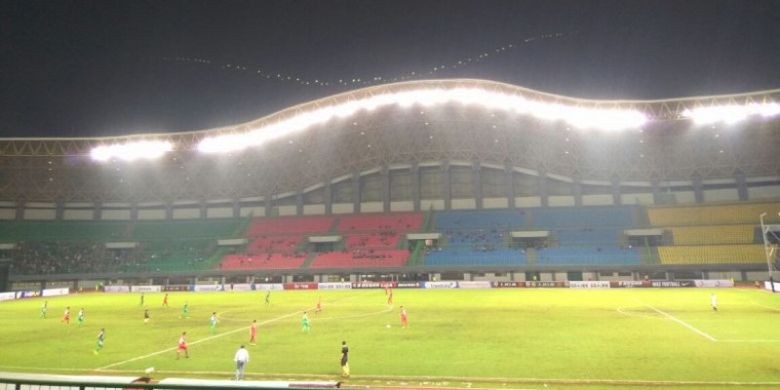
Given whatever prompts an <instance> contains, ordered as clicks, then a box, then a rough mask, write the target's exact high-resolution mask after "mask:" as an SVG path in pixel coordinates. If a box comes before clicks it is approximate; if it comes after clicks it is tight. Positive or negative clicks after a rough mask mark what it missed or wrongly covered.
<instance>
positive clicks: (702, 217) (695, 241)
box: [647, 202, 780, 264]
mask: <svg viewBox="0 0 780 390" xmlns="http://www.w3.org/2000/svg"><path fill="white" fill-rule="evenodd" d="M778 210H780V203H771V202H760V203H733V204H707V205H700V206H682V207H678V206H666V207H650V208H648V209H647V215H648V220H649V221H650V224H651V225H653V226H655V227H660V228H663V229H664V230H665V231H667V232H669V233H671V240H666V244H668V245H665V246H661V247H658V257H659V260H660V262H661V264H747V263H763V262H765V261H766V259H765V256H764V250H763V246H762V245H757V244H758V243H759V242H760V234H757V233H756V232H757V229H758V224H759V215H761V213H764V212H766V213H767V215H766V219H765V221H766V222H767V223H777V222H779V221H780V217H778V215H777V212H778ZM756 240H759V241H756ZM754 243H755V244H754Z"/></svg>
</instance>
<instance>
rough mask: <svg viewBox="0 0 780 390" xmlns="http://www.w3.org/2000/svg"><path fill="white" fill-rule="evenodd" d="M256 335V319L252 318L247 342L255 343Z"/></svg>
mask: <svg viewBox="0 0 780 390" xmlns="http://www.w3.org/2000/svg"><path fill="white" fill-rule="evenodd" d="M256 337H257V320H252V325H250V326H249V344H251V345H256V343H255V338H256Z"/></svg>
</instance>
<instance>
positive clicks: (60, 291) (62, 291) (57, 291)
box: [41, 287, 70, 297]
mask: <svg viewBox="0 0 780 390" xmlns="http://www.w3.org/2000/svg"><path fill="white" fill-rule="evenodd" d="M68 294H70V289H69V288H67V287H65V288H47V289H45V290H43V291H42V292H41V295H43V296H44V297H53V296H57V295H68Z"/></svg>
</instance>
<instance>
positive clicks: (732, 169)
mask: <svg viewBox="0 0 780 390" xmlns="http://www.w3.org/2000/svg"><path fill="white" fill-rule="evenodd" d="M426 91H428V92H426ZM431 91H433V92H431ZM448 91H449V92H451V91H456V93H458V94H460V95H459V96H460V97H459V98H449V97H448V98H446V99H441V98H440V95H442V94H447V93H448ZM420 93H422V94H425V93H430V94H429V95H430V96H429V97H430V101H416V100H408V99H407V100H406V101H403V100H398V101H392V99H393V97H394V96H395V97H398V96H401V97H403V96H408V95H410V94H420ZM434 94H437V95H436V96H434ZM474 94H477V95H478V96H475V95H474ZM497 96H498V98H497ZM506 97H510V98H511V99H521V100H522V101H523V102H525V103H527V104H528V106H527V107H524V108H523V109H522V110H515V109H512V107H510V106H511V103H512V101H510V102H509V103H508V102H507V100H506ZM371 99H373V100H371ZM399 99H401V98H399ZM459 99H460V100H459ZM480 99H481V100H480ZM779 100H780V90H773V91H760V92H752V93H745V94H738V95H727V96H725V95H724V96H706V97H690V98H679V99H666V100H653V101H602V100H584V99H575V98H569V97H564V96H557V95H551V94H547V93H542V92H538V91H533V90H528V89H524V88H520V87H517V86H513V85H508V84H502V83H497V82H491V81H484V80H429V81H415V82H407V83H399V84H390V85H382V86H376V87H370V88H365V89H360V90H355V91H351V92H347V93H342V94H339V95H335V96H331V97H327V98H324V99H320V100H317V101H313V102H309V103H305V104H301V105H298V106H295V107H291V108H288V109H285V110H282V111H280V112H277V113H274V114H272V115H269V116H267V117H264V118H261V119H259V120H257V121H253V122H249V123H244V124H239V125H235V126H228V127H224V128H218V129H209V130H201V131H193V132H183V133H162V134H142V135H128V136H124V137H110V138H48V139H39V138H16V139H2V140H0V157H2V158H0V177H2V181H0V183H2V184H0V219H2V220H5V221H6V222H7V223H9V224H10V223H13V222H14V221H16V222H18V223H22V222H24V221H65V222H67V221H85V220H86V221H125V222H127V223H132V222H133V221H174V220H197V219H200V220H209V219H224V218H242V217H243V218H246V217H250V216H252V217H280V216H315V215H336V216H338V215H346V214H353V213H392V212H421V213H425V212H428V211H430V210H492V209H506V210H516V209H525V208H555V207H561V208H566V207H572V208H580V207H590V206H594V207H595V206H599V207H601V206H603V207H608V206H631V205H639V206H648V207H652V206H654V205H676V204H691V205H697V204H704V205H708V204H718V203H719V202H727V203H728V202H756V201H759V202H772V201H777V200H778V199H780V159H779V158H778V156H777V152H778V151H779V150H780V119H778V118H777V117H774V118H773V117H771V116H770V115H765V116H762V115H761V113H762V112H761V109H764V108H766V107H770V108H769V110H770V111H771V110H773V108H772V107H776V104H777V103H776V102H778V101H779ZM366 101H369V102H371V101H373V102H375V104H373V105H371V104H372V103H365V102H366ZM515 101H517V100H515ZM361 102H363V103H361ZM525 103H524V104H525ZM350 104H351V105H352V106H353V109H351V110H347V111H342V112H335V113H333V112H330V113H329V114H328V115H319V114H321V113H322V112H323V110H327V109H328V107H334V106H336V107H344V106H348V105H350ZM361 104H362V105H361ZM365 104H369V106H366V105H365ZM739 107H754V108H755V107H758V109H754V110H752V111H751V110H747V111H744V112H742V111H740V112H735V110H736V111H739V110H737V108H739ZM713 108H714V112H713V111H712V109H713ZM707 109H710V111H707V115H709V116H710V117H711V118H710V119H711V120H708V121H707V120H705V121H701V120H695V119H696V118H694V117H693V115H692V114H691V113H692V112H695V111H696V110H705V111H706V110H707ZM566 110H573V111H566ZM624 112H627V113H629V115H633V116H634V117H636V116H638V117H640V118H642V119H641V120H640V121H639V122H637V123H636V124H631V123H629V124H625V125H621V126H600V124H603V123H604V121H601V120H600V119H598V118H597V119H593V118H591V114H593V113H595V114H594V115H599V114H610V115H611V114H614V113H617V114H618V116H620V115H622V114H621V113H624ZM311 113H319V114H318V115H319V116H318V118H317V119H316V120H313V119H312V118H310V117H311V115H309V114H311ZM572 113H573V114H572ZM719 114H723V116H722V117H718V115H719ZM770 114H776V113H775V112H774V111H772V112H770ZM307 115H308V116H307ZM729 115H731V116H729ZM570 116H571V117H574V119H571V118H570ZM301 118H303V119H301ZM620 118H623V117H620ZM620 118H619V119H620ZM578 119H582V120H585V121H586V123H584V124H583V123H579V122H578ZM629 119H630V118H629ZM296 121H299V122H301V121H302V123H303V124H298V125H296V124H295V123H296ZM291 123H292V124H291ZM274 126H277V127H278V126H288V127H289V128H287V129H282V130H280V129H278V128H274ZM257 129H261V130H262V129H268V130H267V131H268V132H269V133H268V134H271V135H270V136H268V137H265V139H263V142H257V143H256V144H252V145H250V146H247V145H241V142H242V141H246V139H247V138H246V137H247V135H252V134H255V135H256V134H262V133H261V132H260V133H258V130H257ZM288 130H289V131H288ZM274 131H275V132H274ZM220 137H222V138H221V139H222V140H224V139H228V140H232V141H234V142H233V144H230V145H228V147H225V146H226V145H227V144H226V143H225V142H221V143H220V142H211V143H209V142H210V141H213V140H214V139H220ZM242 137H243V138H242ZM139 141H140V142H159V141H163V142H167V144H168V145H170V148H169V149H170V150H167V149H166V150H165V151H164V152H160V153H159V156H158V157H159V158H156V159H153V160H152V159H150V160H145V159H139V160H136V161H125V160H123V159H122V158H121V156H118V155H110V156H103V158H101V160H104V161H96V159H95V152H94V151H95V148H99V147H107V146H111V145H122V144H131V143H135V142H139ZM236 142H237V143H238V144H236ZM250 143H251V142H250ZM204 145H205V146H204ZM209 145H211V146H212V147H211V148H209ZM214 145H217V146H216V147H214ZM215 152H221V153H215ZM114 157H117V158H114ZM754 223H755V224H757V223H758V216H756V218H755V221H754ZM643 267H644V268H643ZM762 267H763V269H766V265H763V266H762ZM413 268H414V267H412V268H408V267H407V268H401V269H399V272H409V273H414V272H424V273H426V274H427V273H431V272H434V273H441V272H445V273H446V272H449V271H451V269H450V268H448V267H439V268H436V267H434V268H427V269H425V270H422V269H420V268H417V269H416V271H415V269H413ZM499 268H501V267H499ZM504 268H506V267H504ZM504 268H502V269H504ZM510 268H511V267H510ZM585 268H587V267H576V269H577V270H580V271H582V270H586V271H587V269H585ZM689 268H690V267H687V268H686V269H689ZM491 269H492V268H491V267H482V268H481V269H477V268H474V269H472V270H469V271H468V272H471V273H480V271H486V270H487V271H490V270H491ZM519 269H523V270H537V271H549V272H552V273H555V272H565V271H566V270H567V268H565V267H564V268H560V267H552V268H551V267H534V266H524V267H519V268H518V270H519ZM610 269H615V270H616V271H617V270H618V269H617V268H615V267H610ZM621 269H626V270H629V271H631V270H638V269H645V270H653V272H657V271H658V270H669V269H674V267H671V266H665V267H663V266H659V265H646V264H645V265H642V266H629V267H622V268H621ZM694 269H696V270H699V271H701V270H702V268H701V267H698V268H695V267H694ZM708 269H711V270H713V271H720V270H723V271H728V272H732V273H734V272H736V273H740V272H742V273H744V272H753V271H758V270H759V269H760V267H759V266H758V265H755V264H753V265H749V266H745V265H743V266H739V267H734V266H724V265H723V264H718V265H711V266H710V267H709V268H708ZM598 270H599V267H595V268H591V269H590V271H593V272H597V271H598ZM461 271H462V269H461ZM699 271H697V272H699ZM458 272H460V271H458ZM468 272H467V273H468ZM268 273H269V274H273V275H274V277H283V278H293V277H294V275H293V274H295V273H298V274H316V275H319V273H317V272H315V271H311V270H297V271H294V272H289V271H273V272H271V271H268ZM229 274H231V273H225V272H221V271H220V270H212V271H209V272H201V273H199V274H198V275H205V276H215V277H218V276H224V275H229ZM235 274H236V275H238V274H242V275H243V274H251V272H249V273H247V272H243V273H241V272H236V273H235ZM502 274H503V273H502ZM344 275H345V273H341V277H343V276H344ZM732 275H733V274H732ZM242 277H243V276H242ZM317 277H319V276H317ZM350 277H352V278H355V277H356V276H355V275H354V274H353V275H351V276H350ZM632 277H634V278H636V277H637V275H632ZM16 278H17V279H16V280H19V281H25V280H27V281H32V280H36V278H38V279H41V277H40V276H35V275H26V276H17V277H16ZM740 278H742V279H745V278H748V277H747V276H746V275H745V274H742V275H741V277H740ZM43 279H56V277H54V276H52V277H48V276H47V277H45V278H43Z"/></svg>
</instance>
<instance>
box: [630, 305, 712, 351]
mask: <svg viewBox="0 0 780 390" xmlns="http://www.w3.org/2000/svg"><path fill="white" fill-rule="evenodd" d="M642 304H643V305H645V306H647V307H649V308H651V309H653V310H655V312H656V313H658V314H661V315H662V316H664V317H666V318H668V319H670V320H672V321H674V322H676V323H678V324H680V325H682V326H684V327H686V328H688V329H689V330H691V331H693V332H694V333H696V334H698V335H699V336H702V337H704V338H705V339H707V340H710V341H712V342H713V343H715V342H717V341H718V339H716V338H715V337H712V336H710V335H709V334H707V333H706V332H703V331H701V330H699V329H697V328H696V327H695V326H693V325H691V324H689V323H687V322H685V321H683V320H681V319H679V318H677V317H675V316H673V315H671V314H669V313H667V312H665V311H662V310H659V309H656V308H655V307H653V306H650V305H648V304H647V303H644V302H642Z"/></svg>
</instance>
